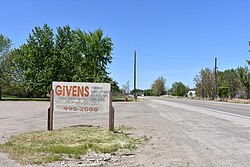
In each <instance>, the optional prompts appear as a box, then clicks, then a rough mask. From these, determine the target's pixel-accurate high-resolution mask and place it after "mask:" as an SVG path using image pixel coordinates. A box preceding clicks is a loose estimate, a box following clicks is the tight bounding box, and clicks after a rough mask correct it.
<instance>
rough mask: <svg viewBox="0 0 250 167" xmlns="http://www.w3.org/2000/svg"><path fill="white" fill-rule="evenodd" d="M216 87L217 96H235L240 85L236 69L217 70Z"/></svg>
mask: <svg viewBox="0 0 250 167" xmlns="http://www.w3.org/2000/svg"><path fill="white" fill-rule="evenodd" d="M218 87H219V97H223V98H225V97H230V98H231V99H232V98H235V97H236V95H237V94H238V93H239V91H240V89H241V87H242V86H241V82H240V77H239V75H238V74H237V70H235V69H229V70H225V71H219V72H218ZM223 92H224V93H223Z"/></svg>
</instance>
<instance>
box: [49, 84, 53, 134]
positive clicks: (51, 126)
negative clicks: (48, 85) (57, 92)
mask: <svg viewBox="0 0 250 167" xmlns="http://www.w3.org/2000/svg"><path fill="white" fill-rule="evenodd" d="M53 97H54V91H53V89H52V90H51V91H50V107H49V108H48V130H49V131H52V130H53V111H54V109H53Z"/></svg>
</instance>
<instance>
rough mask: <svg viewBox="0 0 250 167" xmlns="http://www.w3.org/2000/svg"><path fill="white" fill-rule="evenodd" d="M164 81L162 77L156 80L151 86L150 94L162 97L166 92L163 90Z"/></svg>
mask: <svg viewBox="0 0 250 167" xmlns="http://www.w3.org/2000/svg"><path fill="white" fill-rule="evenodd" d="M165 83H166V79H165V78H163V77H162V76H161V77H159V78H158V79H156V80H155V81H154V82H153V84H152V93H153V95H154V96H160V95H164V94H165V92H166V88H165Z"/></svg>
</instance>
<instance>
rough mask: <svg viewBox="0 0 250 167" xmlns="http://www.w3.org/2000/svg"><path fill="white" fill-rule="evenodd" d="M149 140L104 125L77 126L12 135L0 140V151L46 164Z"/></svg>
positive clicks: (27, 162) (125, 147)
mask: <svg viewBox="0 0 250 167" xmlns="http://www.w3.org/2000/svg"><path fill="white" fill-rule="evenodd" d="M123 128H125V127H123ZM125 129H126V128H125ZM146 140H148V139H147V137H146V136H142V137H132V136H129V135H128V134H125V133H113V132H110V131H108V130H106V129H103V128H97V127H87V126H74V127H70V128H63V129H58V130H55V131H37V132H29V133H25V134H20V135H16V136H12V137H11V138H10V139H9V140H8V141H7V142H6V143H4V144H0V151H1V152H5V153H8V154H9V155H10V157H11V158H13V159H15V160H16V161H18V162H19V163H21V164H43V163H51V162H54V161H62V160H66V159H79V158H80V157H81V155H84V154H86V153H87V152H88V151H94V152H96V153H114V152H116V151H118V150H121V149H122V150H124V149H125V150H131V149H135V148H137V146H138V145H139V144H141V143H142V142H143V141H146Z"/></svg>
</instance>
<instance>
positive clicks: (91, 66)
mask: <svg viewBox="0 0 250 167" xmlns="http://www.w3.org/2000/svg"><path fill="white" fill-rule="evenodd" d="M77 33H78V35H79V37H80V38H84V39H83V40H81V41H83V43H85V45H82V50H81V53H82V55H83V60H82V61H81V64H80V68H78V71H77V72H76V75H75V76H74V77H73V80H74V81H83V80H84V81H88V82H106V80H107V79H108V77H107V76H108V72H107V65H108V64H110V63H111V62H112V56H111V51H112V49H113V48H112V46H113V44H112V40H111V38H109V37H103V31H102V30H101V29H98V30H96V31H95V32H90V33H89V34H87V33H83V32H81V31H80V30H77Z"/></svg>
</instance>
